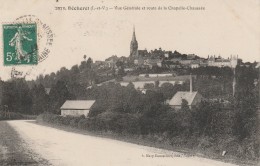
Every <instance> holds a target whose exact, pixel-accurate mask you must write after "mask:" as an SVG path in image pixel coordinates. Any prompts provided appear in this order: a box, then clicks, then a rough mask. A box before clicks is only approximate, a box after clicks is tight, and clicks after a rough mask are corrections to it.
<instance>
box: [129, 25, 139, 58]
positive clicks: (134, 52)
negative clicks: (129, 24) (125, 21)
mask: <svg viewBox="0 0 260 166" xmlns="http://www.w3.org/2000/svg"><path fill="white" fill-rule="evenodd" d="M129 57H130V58H133V59H135V58H138V42H137V40H136V36H135V27H134V31H133V36H132V40H131V43H130V56H129Z"/></svg>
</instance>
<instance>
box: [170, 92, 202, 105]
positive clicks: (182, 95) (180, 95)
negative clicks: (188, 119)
mask: <svg viewBox="0 0 260 166" xmlns="http://www.w3.org/2000/svg"><path fill="white" fill-rule="evenodd" d="M197 93H198V92H196V91H193V92H182V91H179V92H177V93H176V94H175V95H174V96H173V97H172V99H171V100H170V102H169V105H181V104H182V99H185V100H187V102H188V105H191V104H192V102H193V100H194V98H195V96H196V95H197Z"/></svg>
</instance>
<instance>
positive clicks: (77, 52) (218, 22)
mask: <svg viewBox="0 0 260 166" xmlns="http://www.w3.org/2000/svg"><path fill="white" fill-rule="evenodd" d="M68 6H74V7H77V6H78V7H91V6H94V7H97V6H105V7H109V8H113V7H114V6H121V7H124V6H126V7H146V9H147V7H159V6H161V7H166V8H168V7H170V6H171V7H175V6H177V7H179V6H183V7H187V6H195V7H204V8H205V10H200V11H194V10H193V11H187V10H180V11H175V10H121V11H118V10H113V9H111V10H108V11H76V10H66V11H65V10H55V7H66V8H67V7H68ZM0 15H1V17H0V23H1V24H4V23H10V22H13V21H14V20H15V19H16V18H18V17H21V16H23V15H35V16H36V17H37V18H38V19H39V20H41V21H42V22H43V23H44V24H46V25H48V26H49V27H50V29H51V30H52V32H53V34H54V37H53V44H52V46H51V47H50V48H49V49H50V53H49V55H48V57H47V58H46V59H45V60H44V61H42V62H40V63H39V64H38V65H34V66H30V65H24V66H15V69H16V70H18V71H23V72H24V73H26V72H28V73H29V75H28V76H27V77H26V78H27V79H34V78H35V77H36V76H37V75H39V74H49V73H51V72H56V71H57V70H59V69H60V68H61V67H63V66H65V67H66V68H68V69H70V68H71V67H72V66H73V65H75V64H80V62H81V61H82V60H83V56H84V55H86V56H87V57H91V58H92V59H93V60H94V61H95V60H105V59H106V58H108V57H110V56H111V55H117V56H126V57H127V56H129V53H130V41H131V38H132V33H133V26H135V31H136V38H137V41H138V44H139V49H147V50H153V49H155V48H157V49H158V48H159V47H161V48H162V49H163V50H172V51H174V50H177V51H178V52H180V53H185V54H196V55H198V56H200V57H205V58H206V57H207V56H208V55H216V56H218V55H221V56H222V57H224V58H228V57H229V56H230V55H238V56H239V58H241V59H243V61H244V62H246V61H250V62H254V61H260V28H259V27H260V1H259V0H211V1H208V0H161V1H155V0H133V1H126V0H103V1H102V0H97V1H93V0H77V1H76V0H59V2H56V0H23V1H19V0H8V1H6V2H4V3H3V4H1V6H0ZM1 31H2V32H3V30H2V26H1ZM39 45H40V48H41V49H43V48H45V47H46V43H44V42H40V43H39ZM0 55H1V58H0V77H1V79H2V80H7V79H9V78H10V71H11V69H12V67H13V66H5V65H4V63H3V34H2V33H0Z"/></svg>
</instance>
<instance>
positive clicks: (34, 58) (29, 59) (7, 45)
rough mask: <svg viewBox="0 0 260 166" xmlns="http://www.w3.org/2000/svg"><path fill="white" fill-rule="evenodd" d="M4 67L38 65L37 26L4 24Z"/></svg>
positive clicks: (32, 24) (31, 24) (33, 24)
mask: <svg viewBox="0 0 260 166" xmlns="http://www.w3.org/2000/svg"><path fill="white" fill-rule="evenodd" d="M3 43H4V49H3V50H4V56H3V57H4V65H36V64H38V49H37V25H36V24H35V23H30V24H4V25H3Z"/></svg>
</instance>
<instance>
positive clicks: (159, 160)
mask: <svg viewBox="0 0 260 166" xmlns="http://www.w3.org/2000/svg"><path fill="white" fill-rule="evenodd" d="M8 123H9V124H10V125H11V126H12V127H13V128H14V129H15V130H16V131H17V132H18V133H19V135H20V136H21V138H22V139H23V140H24V141H25V143H26V145H27V147H28V149H30V150H32V151H33V152H34V153H36V154H38V155H39V156H41V157H42V158H44V159H46V160H48V162H49V163H50V164H52V165H55V166H56V165H57V166H138V165H140V166H145V165H147V166H167V165H169V166H178V165H182V166H233V164H229V163H224V162H220V161H214V160H210V159H205V158H199V157H185V156H183V155H182V154H181V153H177V152H172V151H167V150H162V149H157V148H151V147H146V146H140V145H136V144H132V143H126V142H122V141H117V140H112V139H108V138H101V137H95V136H88V135H82V134H77V133H71V132H67V131H63V130H59V129H55V128H51V127H46V126H41V125H37V124H35V123H30V122H28V121H9V122H8Z"/></svg>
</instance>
